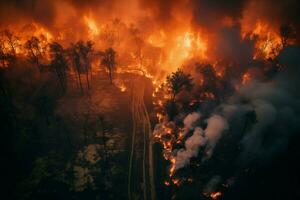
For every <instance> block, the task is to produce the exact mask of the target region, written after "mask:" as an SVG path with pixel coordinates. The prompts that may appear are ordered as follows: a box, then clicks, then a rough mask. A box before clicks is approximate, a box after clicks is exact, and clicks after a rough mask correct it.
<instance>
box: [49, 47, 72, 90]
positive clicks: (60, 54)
mask: <svg viewBox="0 0 300 200" xmlns="http://www.w3.org/2000/svg"><path fill="white" fill-rule="evenodd" d="M50 51H51V54H52V60H51V64H50V66H51V68H52V69H53V70H54V72H55V74H56V75H57V78H58V80H59V83H60V85H61V88H62V90H63V91H64V92H65V91H66V81H67V73H66V70H67V68H68V65H67V61H66V59H65V57H64V49H63V47H62V46H61V45H60V44H59V43H57V42H54V43H51V44H50Z"/></svg>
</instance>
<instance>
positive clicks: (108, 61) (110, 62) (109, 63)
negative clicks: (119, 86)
mask: <svg viewBox="0 0 300 200" xmlns="http://www.w3.org/2000/svg"><path fill="white" fill-rule="evenodd" d="M101 55H102V60H101V64H102V65H103V66H105V67H106V69H107V70H108V74H109V80H110V83H111V84H112V79H113V77H112V73H113V70H114V68H115V66H116V51H115V50H114V49H113V48H108V49H106V50H105V51H104V52H103V53H101Z"/></svg>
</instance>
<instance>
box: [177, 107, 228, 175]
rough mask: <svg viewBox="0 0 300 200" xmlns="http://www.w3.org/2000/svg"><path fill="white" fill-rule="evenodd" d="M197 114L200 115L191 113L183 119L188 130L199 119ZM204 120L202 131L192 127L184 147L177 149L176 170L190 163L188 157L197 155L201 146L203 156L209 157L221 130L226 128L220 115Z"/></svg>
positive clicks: (225, 123)
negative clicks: (205, 125)
mask: <svg viewBox="0 0 300 200" xmlns="http://www.w3.org/2000/svg"><path fill="white" fill-rule="evenodd" d="M197 116H200V115H199V114H198V115H197V114H196V113H192V114H189V115H188V116H187V117H186V118H185V119H184V124H185V126H186V127H185V129H189V130H190V129H191V128H192V126H191V124H193V123H194V122H196V121H197V120H198V119H199V117H197ZM206 121H207V127H206V129H205V130H204V131H203V129H202V128H200V127H196V128H194V131H193V135H192V136H190V137H189V138H188V139H187V140H186V141H185V149H180V150H178V151H177V154H176V157H175V160H176V162H175V169H176V170H178V169H180V168H183V167H185V166H186V165H188V164H189V163H190V159H191V158H192V157H196V156H197V155H198V152H199V150H200V148H201V147H204V146H205V151H206V156H205V158H209V157H210V156H211V155H212V153H213V150H214V148H215V146H216V143H217V142H218V140H219V139H220V137H221V134H222V132H223V131H224V130H226V129H227V128H228V124H227V122H226V120H225V119H224V118H223V117H222V116H220V115H212V116H211V117H210V118H208V119H207V120H206Z"/></svg>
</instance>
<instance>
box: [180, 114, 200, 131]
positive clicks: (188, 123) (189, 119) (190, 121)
mask: <svg viewBox="0 0 300 200" xmlns="http://www.w3.org/2000/svg"><path fill="white" fill-rule="evenodd" d="M200 117H201V115H200V113H197V112H193V113H190V114H188V115H187V116H186V117H185V118H184V120H183V124H184V128H186V129H192V128H194V127H195V122H196V121H197V120H198V119H200Z"/></svg>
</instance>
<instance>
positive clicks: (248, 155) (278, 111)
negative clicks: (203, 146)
mask: <svg viewBox="0 0 300 200" xmlns="http://www.w3.org/2000/svg"><path fill="white" fill-rule="evenodd" d="M297 54H298V55H299V49H297V48H294V47H290V48H287V49H285V50H284V51H283V52H281V54H280V55H279V60H280V62H281V64H283V65H284V69H283V71H282V72H281V73H280V74H279V75H278V76H277V77H275V78H274V80H272V81H271V82H259V81H255V80H253V81H251V82H250V83H248V84H247V85H245V86H243V87H242V88H241V90H240V91H239V93H238V94H236V95H235V96H234V97H233V98H232V99H231V100H230V101H229V102H228V103H225V104H223V105H221V110H222V112H223V115H224V116H225V117H226V118H227V120H228V121H229V123H230V126H231V127H230V131H231V133H232V134H233V135H235V137H238V138H239V141H240V145H241V147H242V152H241V154H240V156H239V159H238V160H239V162H240V163H249V162H259V163H262V164H263V163H265V162H268V161H269V160H270V159H272V158H273V157H274V156H276V155H277V154H278V153H279V152H282V151H284V149H285V147H286V146H287V145H288V141H289V139H290V137H291V136H292V135H293V134H297V131H298V130H299V128H300V126H299V122H300V118H299V112H300V107H299V102H300V99H299V94H298V92H297V90H296V89H295V87H296V86H297V85H299V79H298V78H296V77H299V75H300V73H299V67H300V60H299V56H297ZM238 118H239V119H240V121H239V122H240V124H238V123H235V122H236V120H237V119H238Z"/></svg>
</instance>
